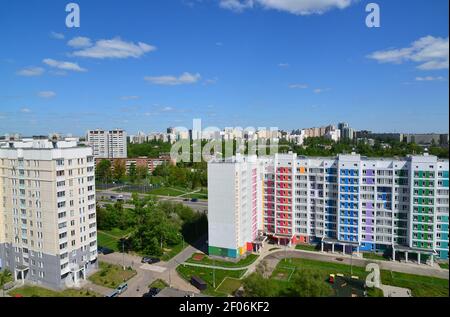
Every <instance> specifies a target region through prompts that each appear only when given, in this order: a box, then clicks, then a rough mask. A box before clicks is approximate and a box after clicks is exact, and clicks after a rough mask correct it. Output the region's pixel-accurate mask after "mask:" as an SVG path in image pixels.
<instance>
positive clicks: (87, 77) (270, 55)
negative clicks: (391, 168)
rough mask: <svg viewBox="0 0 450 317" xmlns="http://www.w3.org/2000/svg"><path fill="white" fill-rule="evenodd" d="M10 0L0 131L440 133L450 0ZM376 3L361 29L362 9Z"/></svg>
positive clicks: (1, 66) (5, 13)
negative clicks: (75, 12)
mask: <svg viewBox="0 0 450 317" xmlns="http://www.w3.org/2000/svg"><path fill="white" fill-rule="evenodd" d="M74 2H76V3H78V4H79V6H80V9H81V27H80V28H67V27H66V25H65V19H66V15H67V13H66V12H65V5H66V4H67V3H68V1H61V0H58V1H54V0H39V1H38V0H27V1H24V0H17V1H8V2H5V3H2V10H1V11H0V38H1V39H2V46H1V49H0V134H4V133H11V132H20V133H23V134H26V135H30V134H47V133H50V132H61V133H73V134H82V133H84V131H86V130H87V129H91V128H105V129H108V128H116V127H119V128H125V129H127V130H128V131H129V133H136V132H138V131H144V132H150V131H162V130H165V128H167V127H169V126H186V127H188V128H189V127H191V126H192V119H193V118H201V119H202V121H203V127H206V126H218V127H221V128H222V127H233V126H241V127H247V126H254V127H278V128H280V129H286V130H290V129H294V128H306V127H312V126H319V125H325V124H329V123H334V124H336V123H337V122H339V121H347V122H349V123H350V124H351V125H352V126H353V127H355V128H357V129H368V130H372V131H377V132H383V131H384V132H447V131H448V125H449V122H448V112H449V108H448V102H449V100H448V68H449V55H448V54H449V38H448V24H449V19H448V1H447V0H433V1H429V0H411V1H403V0H379V1H366V0H154V1H145V0H129V1H122V0H117V1H107V0H89V1H87V0H78V1H74ZM369 2H376V3H378V4H379V5H380V8H381V27H380V28H376V29H375V28H367V27H366V24H365V19H366V15H367V13H366V12H365V6H366V5H367V3H369Z"/></svg>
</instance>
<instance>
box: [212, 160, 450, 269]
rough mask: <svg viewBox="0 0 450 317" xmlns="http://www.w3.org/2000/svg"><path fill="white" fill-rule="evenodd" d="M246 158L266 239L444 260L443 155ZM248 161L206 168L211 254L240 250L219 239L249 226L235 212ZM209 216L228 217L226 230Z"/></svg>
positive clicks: (445, 204) (445, 183)
mask: <svg viewBox="0 0 450 317" xmlns="http://www.w3.org/2000/svg"><path fill="white" fill-rule="evenodd" d="M251 161H252V163H251V164H253V166H254V167H255V168H256V169H257V174H258V175H259V176H258V178H257V189H256V192H258V193H261V194H257V196H256V197H257V203H256V205H257V206H258V210H257V212H256V215H257V216H258V218H260V219H257V221H256V223H257V224H258V226H257V228H258V230H261V231H262V232H264V234H265V235H266V236H268V237H270V238H271V239H275V240H276V241H278V242H281V243H283V244H286V243H287V244H291V243H294V244H295V243H311V242H322V243H329V244H331V245H332V246H333V248H334V246H335V245H336V246H340V247H343V248H350V249H349V250H361V251H367V252H376V251H380V252H382V251H384V250H386V249H392V250H393V251H394V252H393V253H394V256H395V253H396V252H401V253H404V254H405V256H406V257H408V253H414V254H417V255H418V257H419V258H420V256H422V258H423V259H424V258H427V259H429V260H430V261H432V260H433V258H434V257H437V258H441V259H447V258H448V230H449V228H448V220H449V219H448V216H449V164H448V160H440V159H437V157H435V156H430V155H423V156H410V157H407V158H404V159H389V158H366V157H361V156H360V155H357V154H351V155H339V156H338V157H329V158H317V157H313V158H308V157H297V155H295V154H276V155H275V156H273V157H260V158H258V159H255V158H251ZM248 165H249V163H248V162H247V160H246V159H245V158H244V157H236V158H233V159H231V160H230V161H216V162H210V163H209V165H208V166H209V168H210V171H211V173H209V174H208V181H209V182H211V183H210V186H209V189H208V194H209V196H210V197H212V200H210V201H209V208H208V210H209V211H208V212H209V215H208V221H209V222H210V223H211V224H216V227H210V232H209V234H210V236H209V246H210V253H212V254H216V255H217V253H221V252H222V253H226V252H225V251H223V250H222V249H221V248H226V249H232V250H239V251H238V252H237V256H239V255H240V250H242V249H241V248H242V247H243V245H242V243H243V241H242V240H239V239H235V240H236V243H234V244H233V243H226V244H221V241H228V240H227V239H228V238H229V237H228V236H227V232H236V230H237V231H238V232H243V229H242V227H247V228H250V225H249V222H248V221H245V220H244V219H245V218H244V217H241V218H240V217H236V216H235V215H241V214H242V212H243V210H245V208H248V206H247V205H246V203H247V202H246V200H245V199H244V200H243V201H242V202H240V203H239V200H238V201H237V200H236V197H247V196H246V195H245V191H244V192H243V191H242V186H241V185H240V184H242V183H246V182H247V183H248V182H249V181H250V178H249V174H248V173H247V174H243V173H240V172H238V171H240V170H243V169H246V166H248ZM230 166H231V167H230ZM218 175H220V177H219V179H221V180H222V179H228V178H232V179H235V182H234V185H233V182H232V181H227V182H221V181H217V180H214V178H216V177H218ZM237 176H239V178H236V177H237ZM243 177H247V181H245V180H243V179H242V178H243ZM229 186H231V188H229ZM233 192H235V193H236V195H235V196H234V200H233V199H232V198H233V194H232V193H233ZM224 193H227V194H224ZM247 199H248V198H247ZM259 206H261V207H259ZM216 217H219V218H220V219H224V218H227V217H229V218H227V219H228V220H227V221H228V222H227V223H226V229H224V230H220V229H218V228H217V227H219V226H220V225H222V222H221V221H219V222H218V223H216ZM219 218H217V219H219ZM233 224H234V225H235V228H232V225H233ZM251 224H252V225H253V222H251ZM233 235H236V234H235V233H233ZM237 236H238V237H240V236H239V235H237ZM242 236H243V237H245V239H246V241H245V243H246V244H249V243H250V244H251V243H253V242H254V240H248V239H249V238H250V236H249V235H244V234H242ZM245 239H244V240H245ZM217 248H219V250H217ZM227 252H230V253H232V252H231V251H227Z"/></svg>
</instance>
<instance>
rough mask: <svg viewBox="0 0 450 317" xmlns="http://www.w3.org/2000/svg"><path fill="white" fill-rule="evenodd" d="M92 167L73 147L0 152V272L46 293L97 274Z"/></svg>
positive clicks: (84, 151) (84, 152)
mask: <svg viewBox="0 0 450 317" xmlns="http://www.w3.org/2000/svg"><path fill="white" fill-rule="evenodd" d="M94 173H95V162H94V157H93V155H92V149H91V148H88V147H78V146H77V142H76V141H73V142H67V141H54V142H52V141H49V140H26V141H25V140H24V141H17V142H10V143H7V144H6V145H4V146H2V147H0V201H1V203H0V269H8V270H10V271H11V272H12V273H13V275H14V278H15V279H16V280H19V281H23V282H31V283H34V284H38V285H44V286H48V287H52V288H58V289H60V288H64V287H66V286H76V285H78V283H79V282H80V281H81V280H83V279H86V277H87V276H88V274H90V273H91V272H93V271H94V270H95V269H96V268H97V226H96V209H95V179H94Z"/></svg>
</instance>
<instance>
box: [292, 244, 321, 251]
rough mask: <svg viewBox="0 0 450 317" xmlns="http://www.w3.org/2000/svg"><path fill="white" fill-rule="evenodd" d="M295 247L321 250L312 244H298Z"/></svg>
mask: <svg viewBox="0 0 450 317" xmlns="http://www.w3.org/2000/svg"><path fill="white" fill-rule="evenodd" d="M295 248H296V249H297V250H304V251H319V249H318V248H317V246H315V245H310V244H297V245H296V246H295Z"/></svg>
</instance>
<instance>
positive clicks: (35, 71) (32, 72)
mask: <svg viewBox="0 0 450 317" xmlns="http://www.w3.org/2000/svg"><path fill="white" fill-rule="evenodd" d="M43 73H44V69H43V68H42V67H26V68H23V69H21V70H19V71H18V72H17V75H20V76H27V77H31V76H40V75H42V74H43Z"/></svg>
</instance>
